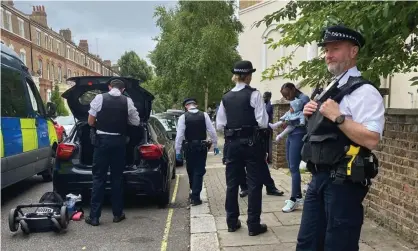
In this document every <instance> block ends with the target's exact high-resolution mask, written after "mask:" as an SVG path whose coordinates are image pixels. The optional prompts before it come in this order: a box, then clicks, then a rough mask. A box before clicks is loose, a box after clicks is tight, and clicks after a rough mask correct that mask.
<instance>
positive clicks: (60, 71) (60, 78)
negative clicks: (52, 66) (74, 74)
mask: <svg viewBox="0 0 418 251" xmlns="http://www.w3.org/2000/svg"><path fill="white" fill-rule="evenodd" d="M58 81H59V82H62V68H61V66H58Z"/></svg>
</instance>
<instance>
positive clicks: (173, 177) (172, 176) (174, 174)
mask: <svg viewBox="0 0 418 251" xmlns="http://www.w3.org/2000/svg"><path fill="white" fill-rule="evenodd" d="M175 178H176V167H174V168H173V175H171V179H172V180H174V179H175Z"/></svg>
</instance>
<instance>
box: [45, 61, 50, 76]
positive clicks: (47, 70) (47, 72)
mask: <svg viewBox="0 0 418 251" xmlns="http://www.w3.org/2000/svg"><path fill="white" fill-rule="evenodd" d="M46 74H47V75H46V78H47V79H51V78H50V74H51V72H50V70H49V63H46Z"/></svg>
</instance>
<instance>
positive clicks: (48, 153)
mask: <svg viewBox="0 0 418 251" xmlns="http://www.w3.org/2000/svg"><path fill="white" fill-rule="evenodd" d="M47 107H48V109H47V110H46V109H45V107H44V104H43V102H42V99H41V96H40V94H39V91H38V89H37V87H36V85H35V83H34V82H33V79H32V77H31V75H30V73H29V71H28V68H27V67H26V66H25V64H24V63H23V62H22V61H21V60H20V58H19V56H18V55H17V53H16V52H14V51H13V50H12V49H10V48H8V47H7V46H6V45H4V44H1V128H0V129H1V134H0V147H1V149H0V152H1V189H3V188H5V187H8V186H10V185H12V184H15V183H16V182H19V181H21V180H24V179H26V178H29V177H32V176H34V175H42V178H43V179H44V180H45V181H51V180H52V167H53V163H54V156H55V149H56V147H57V145H58V143H57V134H56V131H55V128H54V124H53V121H52V119H51V117H53V116H55V112H56V106H55V104H53V103H48V104H47Z"/></svg>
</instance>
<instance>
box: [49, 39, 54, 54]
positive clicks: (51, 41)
mask: <svg viewBox="0 0 418 251" xmlns="http://www.w3.org/2000/svg"><path fill="white" fill-rule="evenodd" d="M53 41H54V39H53V38H52V37H50V38H49V48H48V50H50V51H52V48H54V46H53V45H54V44H53Z"/></svg>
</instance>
